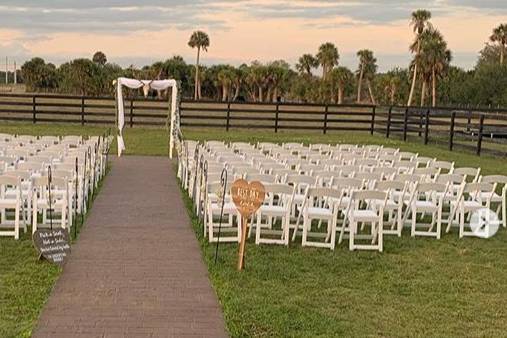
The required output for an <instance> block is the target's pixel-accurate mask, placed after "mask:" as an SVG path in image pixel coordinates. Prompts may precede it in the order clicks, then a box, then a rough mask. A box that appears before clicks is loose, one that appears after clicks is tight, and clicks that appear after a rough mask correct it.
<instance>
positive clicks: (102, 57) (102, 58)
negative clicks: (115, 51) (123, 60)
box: [92, 51, 107, 66]
mask: <svg viewBox="0 0 507 338" xmlns="http://www.w3.org/2000/svg"><path fill="white" fill-rule="evenodd" d="M92 61H93V62H94V63H96V64H98V65H101V66H103V65H105V64H106V63H107V57H106V54H104V53H103V52H101V51H98V52H95V54H93V57H92Z"/></svg>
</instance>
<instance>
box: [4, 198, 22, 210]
mask: <svg viewBox="0 0 507 338" xmlns="http://www.w3.org/2000/svg"><path fill="white" fill-rule="evenodd" d="M17 203H18V202H17V200H16V199H11V198H1V199H0V208H15V207H16V205H17Z"/></svg>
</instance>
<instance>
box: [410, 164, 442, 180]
mask: <svg viewBox="0 0 507 338" xmlns="http://www.w3.org/2000/svg"><path fill="white" fill-rule="evenodd" d="M413 174H415V175H422V176H423V180H426V181H433V180H434V179H435V178H436V177H437V176H438V174H440V168H435V167H425V168H414V171H413Z"/></svg>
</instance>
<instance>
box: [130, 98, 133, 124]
mask: <svg viewBox="0 0 507 338" xmlns="http://www.w3.org/2000/svg"><path fill="white" fill-rule="evenodd" d="M133 126H134V98H131V99H130V128H132V127H133Z"/></svg>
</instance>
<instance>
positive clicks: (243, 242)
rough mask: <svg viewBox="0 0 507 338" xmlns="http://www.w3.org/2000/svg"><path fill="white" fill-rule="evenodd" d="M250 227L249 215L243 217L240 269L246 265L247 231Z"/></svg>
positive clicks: (239, 258)
mask: <svg viewBox="0 0 507 338" xmlns="http://www.w3.org/2000/svg"><path fill="white" fill-rule="evenodd" d="M247 228H248V217H245V216H242V217H241V242H240V243H239V253H238V271H241V270H243V268H244V267H245V247H246V232H247Z"/></svg>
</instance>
